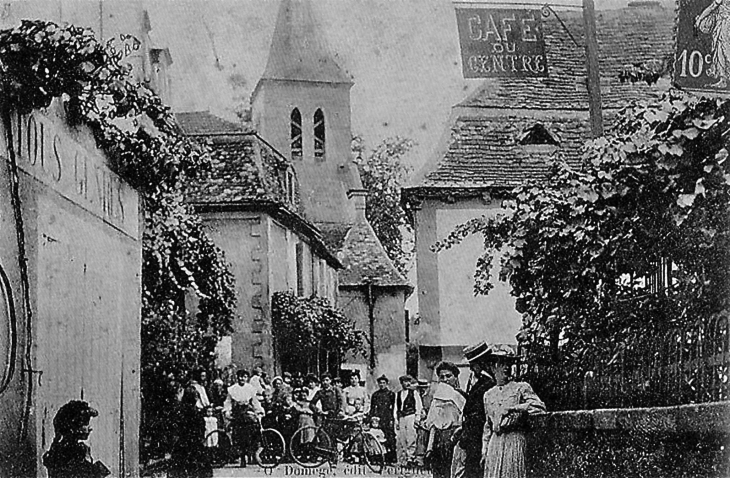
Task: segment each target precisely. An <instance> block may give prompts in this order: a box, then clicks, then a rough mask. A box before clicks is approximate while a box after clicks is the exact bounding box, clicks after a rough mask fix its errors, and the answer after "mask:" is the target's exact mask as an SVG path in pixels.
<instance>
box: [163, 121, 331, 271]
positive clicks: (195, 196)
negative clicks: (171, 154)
mask: <svg viewBox="0 0 730 478" xmlns="http://www.w3.org/2000/svg"><path fill="white" fill-rule="evenodd" d="M175 116H176V118H177V119H178V122H179V123H180V125H181V128H182V129H183V131H185V132H186V134H188V135H189V136H191V137H193V138H195V139H196V140H197V141H199V142H201V143H204V144H206V145H207V146H208V148H209V149H210V156H211V169H210V172H209V174H208V176H207V177H206V178H204V179H201V180H199V181H195V182H192V183H191V184H189V185H188V189H187V191H186V200H187V201H188V202H189V203H191V204H193V205H195V207H196V208H197V209H199V210H235V209H246V210H257V211H262V212H266V213H269V214H271V215H272V216H273V217H275V218H276V219H278V220H280V221H281V222H282V223H284V224H285V225H287V226H288V227H290V228H291V229H293V230H295V231H298V232H300V233H302V234H304V235H305V236H306V237H308V238H309V240H310V241H311V245H312V247H313V248H314V249H315V250H317V251H318V253H319V254H320V255H321V257H324V258H325V259H326V260H327V261H328V262H329V263H330V264H332V265H333V267H336V268H339V267H341V262H340V261H339V259H337V258H336V256H335V255H334V251H335V250H334V249H331V248H329V247H327V245H326V243H325V241H324V240H323V237H322V234H321V232H320V231H319V230H318V229H317V228H316V227H315V226H314V224H312V223H310V222H309V221H308V220H307V219H306V218H304V217H303V216H302V215H301V214H300V211H299V205H298V203H297V198H296V197H295V198H294V202H292V201H290V200H289V198H288V197H287V190H286V184H285V181H284V175H283V174H282V173H283V172H284V171H286V170H288V169H289V170H291V171H292V172H293V169H292V168H291V165H290V163H289V161H288V160H287V159H286V158H285V157H284V156H282V155H281V154H280V153H279V152H278V151H276V150H275V149H274V148H273V147H272V146H270V145H269V144H268V143H267V142H266V141H264V140H263V139H262V138H261V137H259V135H258V134H257V133H255V132H246V131H241V127H240V126H239V125H237V124H235V123H231V122H228V121H225V120H223V119H221V118H217V117H215V116H213V115H210V114H209V113H207V112H195V113H184V114H182V115H181V114H176V115H175ZM181 116H182V121H181Z"/></svg>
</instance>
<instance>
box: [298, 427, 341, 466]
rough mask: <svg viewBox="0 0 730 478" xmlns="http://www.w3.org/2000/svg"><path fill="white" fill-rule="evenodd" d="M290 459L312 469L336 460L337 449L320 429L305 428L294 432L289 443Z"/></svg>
mask: <svg viewBox="0 0 730 478" xmlns="http://www.w3.org/2000/svg"><path fill="white" fill-rule="evenodd" d="M289 453H290V454H291V457H292V459H293V460H294V461H295V462H296V463H297V464H299V465H302V466H303V467H305V468H314V467H317V466H320V465H322V464H323V463H324V462H326V461H334V460H335V459H336V458H337V448H336V447H335V445H334V444H333V442H332V440H331V439H330V437H329V435H328V434H327V432H325V431H324V430H323V429H322V428H320V427H315V426H306V427H301V428H300V429H299V430H297V431H296V432H294V435H292V437H291V441H290V442H289Z"/></svg>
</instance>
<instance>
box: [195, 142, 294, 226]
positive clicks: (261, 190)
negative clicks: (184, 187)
mask: <svg viewBox="0 0 730 478" xmlns="http://www.w3.org/2000/svg"><path fill="white" fill-rule="evenodd" d="M196 139H198V141H201V142H203V143H204V144H206V145H207V146H208V148H209V149H210V156H211V170H210V174H209V176H208V177H207V178H206V179H205V180H203V181H200V182H195V183H193V184H191V185H189V194H188V197H189V199H190V201H191V202H194V203H222V202H256V201H272V202H276V203H279V204H281V205H285V206H286V207H288V208H290V209H292V210H293V211H295V210H296V206H295V205H293V204H291V203H290V202H289V201H288V200H287V197H286V191H285V189H284V184H283V181H282V179H281V173H282V172H283V171H285V170H286V169H287V167H288V166H287V163H286V160H284V159H283V158H282V157H280V156H279V154H278V153H276V152H275V151H274V150H273V149H272V148H270V147H269V146H268V145H266V144H264V143H263V142H262V141H261V140H260V138H259V137H258V135H257V134H256V133H234V134H229V135H216V136H207V135H203V136H198V137H197V138H196Z"/></svg>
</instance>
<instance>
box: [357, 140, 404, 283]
mask: <svg viewBox="0 0 730 478" xmlns="http://www.w3.org/2000/svg"><path fill="white" fill-rule="evenodd" d="M413 145H414V143H413V141H412V140H410V139H407V138H401V137H399V136H396V137H393V138H387V139H385V140H383V141H382V142H381V143H380V144H378V145H377V146H376V147H375V148H373V149H372V150H370V151H369V152H368V153H365V151H366V149H367V148H366V146H365V142H364V140H363V139H362V137H360V136H356V137H355V138H353V140H352V150H353V153H354V154H355V162H356V163H357V165H358V168H359V170H360V177H361V178H362V182H363V186H364V187H365V189H367V190H368V198H367V203H366V205H365V215H366V217H367V219H368V221H369V222H370V225H371V226H372V227H373V230H374V231H375V235H376V236H378V239H379V240H380V242H381V244H382V245H383V248H384V249H385V252H386V253H387V254H388V257H390V259H391V260H392V261H393V263H394V264H395V266H396V267H397V268H398V270H399V271H400V272H401V273H402V274H405V273H406V272H407V271H406V268H407V266H408V261H409V260H410V257H411V256H412V254H413V248H414V244H413V243H412V241H411V240H409V239H408V238H411V237H413V230H412V228H411V225H410V223H409V222H408V221H407V219H406V214H405V211H403V208H402V207H401V202H400V191H401V187H402V186H403V184H404V183H405V182H406V179H407V178H408V174H409V173H410V171H411V170H410V168H409V167H408V166H406V165H405V164H403V156H405V154H406V153H408V151H410V150H411V148H412V147H413ZM404 232H406V237H405V238H404V234H403V233H404Z"/></svg>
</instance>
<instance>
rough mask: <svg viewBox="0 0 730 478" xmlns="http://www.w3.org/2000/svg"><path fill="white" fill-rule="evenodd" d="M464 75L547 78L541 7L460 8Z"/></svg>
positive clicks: (475, 76) (460, 34) (468, 76)
mask: <svg viewBox="0 0 730 478" xmlns="http://www.w3.org/2000/svg"><path fill="white" fill-rule="evenodd" d="M456 22H457V25H458V27H459V43H460V44H461V63H462V65H463V69H464V78H494V77H503V78H504V77H507V78H510V77H512V78H525V77H543V78H544V77H547V76H548V65H547V61H546V59H545V41H544V39H543V36H542V16H541V14H540V11H539V10H524V9H491V8H465V7H464V8H457V9H456Z"/></svg>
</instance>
